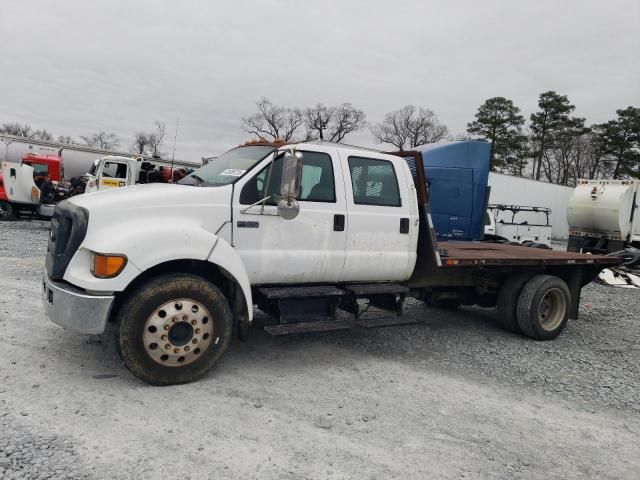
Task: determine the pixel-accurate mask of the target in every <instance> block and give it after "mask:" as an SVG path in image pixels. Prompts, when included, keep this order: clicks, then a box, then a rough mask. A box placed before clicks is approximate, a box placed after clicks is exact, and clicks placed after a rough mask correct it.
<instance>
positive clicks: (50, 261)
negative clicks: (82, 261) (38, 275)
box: [45, 202, 89, 280]
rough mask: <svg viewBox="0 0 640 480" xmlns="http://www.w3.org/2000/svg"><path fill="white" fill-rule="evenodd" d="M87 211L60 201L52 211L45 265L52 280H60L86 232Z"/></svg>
mask: <svg viewBox="0 0 640 480" xmlns="http://www.w3.org/2000/svg"><path fill="white" fill-rule="evenodd" d="M88 223H89V212H87V210H85V209H84V208H82V207H78V206H77V205H74V204H73V203H69V202H61V203H59V204H58V205H57V206H56V208H55V210H54V211H53V217H52V218H51V231H50V233H49V244H48V245H47V257H46V260H45V266H46V268H47V272H49V275H50V276H51V278H52V279H53V280H62V277H63V276H64V272H65V270H66V269H67V266H69V262H71V259H72V258H73V255H74V254H75V253H76V250H77V249H78V247H79V246H80V244H81V243H82V241H83V240H84V237H85V235H86V234H87V224H88Z"/></svg>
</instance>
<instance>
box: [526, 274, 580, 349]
mask: <svg viewBox="0 0 640 480" xmlns="http://www.w3.org/2000/svg"><path fill="white" fill-rule="evenodd" d="M570 305H571V293H570V292H569V287H567V284H566V283H565V282H564V280H562V279H561V278H558V277H554V276H551V275H537V276H535V277H533V278H532V279H531V280H529V281H528V282H527V283H526V284H525V285H524V287H523V288H522V292H521V293H520V297H519V298H518V308H517V318H518V325H519V326H520V329H521V330H522V333H524V334H525V335H527V336H529V337H531V338H534V339H536V340H552V339H554V338H556V337H557V336H558V335H560V333H561V332H562V330H564V327H565V326H566V324H567V320H568V319H569V308H570Z"/></svg>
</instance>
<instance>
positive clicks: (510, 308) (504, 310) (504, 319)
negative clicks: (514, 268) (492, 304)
mask: <svg viewBox="0 0 640 480" xmlns="http://www.w3.org/2000/svg"><path fill="white" fill-rule="evenodd" d="M530 278H531V275H528V274H526V273H518V274H515V275H512V276H510V277H508V278H507V279H506V280H505V281H504V282H503V284H502V286H501V287H500V292H499V293H498V318H499V320H500V324H501V325H502V326H503V328H505V329H506V330H508V331H510V332H514V333H522V331H521V330H520V326H519V325H518V318H517V310H518V297H519V296H520V292H521V291H522V287H524V284H525V283H527V282H528V281H529V279H530Z"/></svg>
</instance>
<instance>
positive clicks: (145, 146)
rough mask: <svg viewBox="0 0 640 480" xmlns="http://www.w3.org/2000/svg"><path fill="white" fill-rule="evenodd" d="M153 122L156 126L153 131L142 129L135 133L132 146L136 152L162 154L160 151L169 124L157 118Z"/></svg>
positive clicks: (157, 155)
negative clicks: (143, 130)
mask: <svg viewBox="0 0 640 480" xmlns="http://www.w3.org/2000/svg"><path fill="white" fill-rule="evenodd" d="M153 124H154V125H155V127H156V129H155V130H154V131H153V132H142V131H140V132H136V133H135V135H134V140H133V145H132V147H131V150H132V151H133V152H134V153H139V154H140V155H142V154H145V153H150V154H151V155H153V156H154V157H159V156H161V155H162V153H161V152H160V146H161V145H162V142H163V141H164V137H165V135H166V132H167V126H166V124H165V123H164V122H160V121H159V120H156V121H155V122H153Z"/></svg>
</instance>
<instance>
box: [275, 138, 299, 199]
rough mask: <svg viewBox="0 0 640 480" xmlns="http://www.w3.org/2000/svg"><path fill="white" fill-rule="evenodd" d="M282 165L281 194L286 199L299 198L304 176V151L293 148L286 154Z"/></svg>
mask: <svg viewBox="0 0 640 480" xmlns="http://www.w3.org/2000/svg"><path fill="white" fill-rule="evenodd" d="M283 160H284V162H283V165H282V183H281V184H280V195H281V196H282V197H284V198H285V199H288V198H294V199H295V198H297V197H298V195H299V194H300V178H301V177H302V153H301V152H296V151H295V150H293V149H290V150H288V151H287V152H286V153H285V154H284V159H283Z"/></svg>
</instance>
